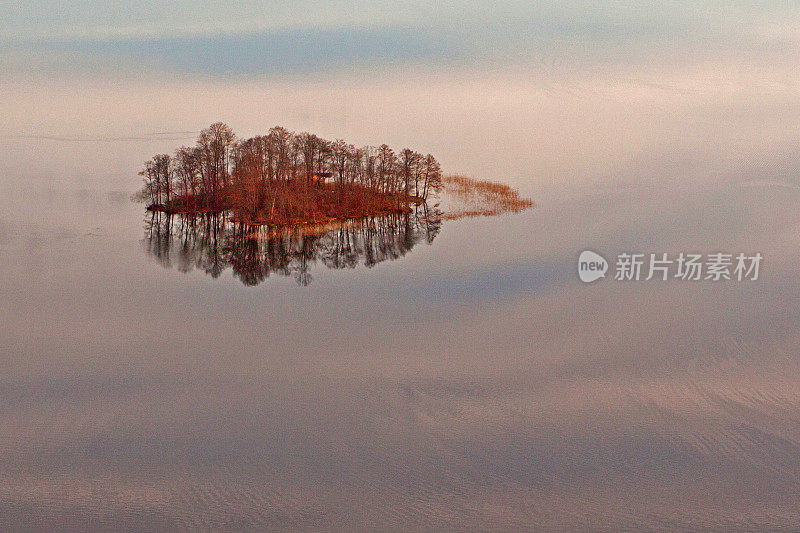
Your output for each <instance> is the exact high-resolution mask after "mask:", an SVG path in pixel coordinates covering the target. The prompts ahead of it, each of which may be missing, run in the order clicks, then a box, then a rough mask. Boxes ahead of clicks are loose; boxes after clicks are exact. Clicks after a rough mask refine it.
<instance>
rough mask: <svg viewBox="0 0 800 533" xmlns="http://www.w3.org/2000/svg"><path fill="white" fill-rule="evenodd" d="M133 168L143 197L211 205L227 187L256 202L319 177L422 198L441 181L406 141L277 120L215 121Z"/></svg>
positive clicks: (428, 158)
mask: <svg viewBox="0 0 800 533" xmlns="http://www.w3.org/2000/svg"><path fill="white" fill-rule="evenodd" d="M140 174H141V175H142V176H143V177H144V181H145V184H144V188H143V190H142V195H143V197H144V199H146V200H148V201H149V202H150V203H151V204H158V205H164V204H166V203H168V202H170V201H171V200H173V199H175V198H176V197H203V198H204V199H205V201H206V202H208V204H207V205H212V204H214V205H215V204H216V202H217V199H218V198H219V196H220V194H221V191H224V190H226V189H228V188H231V187H232V186H234V187H236V188H237V190H239V191H244V192H245V193H246V196H247V198H245V199H244V200H245V201H248V202H252V203H253V204H254V205H255V206H261V207H263V203H264V202H268V201H269V198H270V196H272V198H274V197H275V194H274V193H275V191H276V190H277V189H278V188H282V189H283V190H286V189H287V188H301V187H305V188H308V187H314V186H323V184H324V183H325V182H333V183H335V184H337V185H339V186H340V190H343V189H344V188H345V187H346V186H350V185H355V186H360V187H363V188H366V189H369V190H370V191H373V192H376V193H385V194H393V195H400V194H402V195H404V196H405V197H407V198H409V197H418V198H419V199H422V200H426V199H427V198H428V197H429V195H430V194H431V193H434V192H436V191H439V190H440V189H441V187H442V171H441V167H440V166H439V163H438V162H437V161H436V159H435V158H434V157H433V156H432V155H430V154H427V155H422V154H421V153H418V152H415V151H413V150H411V149H408V148H406V149H404V150H402V151H400V152H399V153H395V152H394V151H393V150H392V149H391V148H389V146H387V145H385V144H383V145H381V146H378V147H373V146H365V147H363V148H356V147H355V146H353V145H352V144H348V143H347V142H345V141H343V140H341V139H337V140H335V141H328V140H325V139H322V138H320V137H317V136H316V135H314V134H311V133H299V134H297V133H294V132H291V131H289V130H287V129H286V128H283V127H280V126H277V127H274V128H272V129H271V130H270V131H269V133H268V134H267V135H261V136H257V137H252V138H249V139H244V140H237V138H236V136H235V135H234V133H233V131H232V130H231V128H230V127H228V126H227V125H225V124H223V123H215V124H212V125H211V126H210V127H208V128H206V129H204V130H203V131H202V132H201V133H200V135H199V137H198V139H197V143H196V144H195V146H193V147H183V148H180V149H178V150H177V151H176V152H175V154H174V155H172V156H170V155H168V154H159V155H156V156H155V157H153V158H152V159H151V160H149V161H148V162H147V163H146V164H145V167H144V169H143V170H142V171H141V172H140ZM273 201H274V200H273Z"/></svg>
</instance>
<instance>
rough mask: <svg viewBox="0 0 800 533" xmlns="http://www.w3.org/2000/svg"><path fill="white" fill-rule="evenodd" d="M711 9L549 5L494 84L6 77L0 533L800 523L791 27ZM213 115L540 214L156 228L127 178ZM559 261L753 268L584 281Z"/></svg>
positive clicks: (410, 76) (46, 74)
mask: <svg viewBox="0 0 800 533" xmlns="http://www.w3.org/2000/svg"><path fill="white" fill-rule="evenodd" d="M715 5H716V4H713V3H709V4H708V6H710V7H709V8H708V12H706V13H705V14H706V15H708V16H709V17H710V18H711V19H712V20H715V21H717V22H719V24H708V25H707V26H706V27H704V28H701V29H702V30H703V31H700V30H698V29H697V28H695V27H694V26H692V25H691V24H688V22H687V20H689V18H690V17H684V16H683V15H686V13H685V12H683V11H681V12H679V13H678V14H676V15H675V16H674V17H667V18H666V19H664V22H663V25H664V27H660V26H658V27H656V26H648V25H646V24H644V23H642V22H641V21H639V20H638V19H637V18H636V17H633V19H631V18H630V17H628V18H626V19H625V24H622V25H621V26H620V25H616V24H615V23H613V22H614V20H612V23H609V24H607V25H604V26H601V27H598V26H592V27H588V26H581V25H577V26H575V25H573V26H569V25H567V26H564V27H562V26H559V24H558V23H557V21H558V20H560V19H557V18H556V19H547V20H548V21H550V22H549V24H550V26H551V29H552V27H556V28H558V27H562V30H563V31H562V32H561V33H559V32H555V31H554V32H553V33H552V34H548V35H549V37H548V39H550V40H548V41H547V42H546V43H544V44H542V43H538V42H537V43H531V42H527V41H526V42H525V43H523V44H525V46H519V47H512V46H510V45H508V46H507V47H506V51H509V50H513V51H514V54H517V55H513V54H512V55H513V57H514V59H513V60H509V61H506V62H505V63H502V62H501V63H497V62H490V63H489V64H487V63H482V62H481V61H484V60H485V59H486V57H494V56H493V55H492V54H494V53H495V52H497V50H494V49H492V50H489V51H486V50H484V49H483V48H480V47H479V52H480V51H481V50H483V52H480V54H478V52H474V50H473V51H472V52H469V53H467V52H463V54H462V52H458V53H453V54H452V56H453V57H451V59H452V61H453V62H450V63H446V64H444V65H443V64H442V63H441V61H444V60H445V59H447V58H448V57H450V55H448V54H439V53H437V54H438V55H437V54H435V55H436V57H435V58H434V59H431V58H430V57H429V56H427V55H425V54H423V53H422V52H420V51H419V50H418V49H416V48H414V49H412V50H411V51H410V52H409V54H410V56H411V57H410V58H408V57H407V58H406V59H405V60H407V62H406V63H403V64H402V65H400V66H399V67H398V66H397V65H393V64H390V65H388V66H387V65H382V66H379V67H376V66H375V65H374V64H373V63H370V62H369V61H367V60H365V61H361V60H360V59H358V60H356V59H353V58H352V57H351V56H349V55H348V54H347V53H344V52H342V54H340V56H339V58H340V60H341V61H344V62H345V63H347V65H346V66H345V67H341V65H334V66H333V67H332V68H331V69H330V70H326V69H325V68H323V67H320V66H319V65H316V66H313V68H312V69H311V70H312V71H311V73H308V72H303V71H290V72H275V71H274V69H272V70H271V69H270V68H268V69H266V70H258V69H256V70H255V71H254V72H249V71H248V72H246V73H245V74H246V75H240V74H241V73H233V74H230V73H228V74H230V75H225V76H222V77H214V76H211V77H204V76H195V75H194V74H192V72H191V69H189V72H188V74H187V73H186V72H183V71H182V72H179V73H178V74H176V73H175V72H171V73H170V74H169V75H164V76H156V75H155V74H153V73H152V72H150V71H149V70H146V72H145V73H144V74H143V75H142V76H134V75H131V74H130V73H129V72H128V71H127V70H126V68H128V67H127V66H129V63H126V62H125V61H122V60H119V57H118V56H115V55H113V54H112V53H111V52H113V50H112V51H111V52H109V51H108V50H106V51H105V52H103V53H100V52H98V51H97V50H96V49H92V50H87V49H86V46H84V48H82V49H80V50H77V51H76V50H75V49H74V48H70V49H69V50H66V51H64V47H63V46H60V45H57V46H56V49H57V50H61V51H62V52H64V53H67V54H84V55H82V56H81V57H89V58H91V59H92V60H93V61H95V60H98V58H101V59H102V61H100V63H101V66H100V67H98V66H97V65H96V64H95V63H92V65H90V67H91V68H90V67H86V68H84V67H81V68H76V69H74V70H73V71H69V69H67V70H68V72H66V73H64V72H60V71H59V70H58V69H53V68H49V67H47V65H46V64H45V65H42V64H39V67H37V69H39V70H32V71H31V72H23V71H16V73H15V74H14V75H13V76H10V77H8V78H4V79H3V80H0V101H2V102H5V103H6V104H5V105H6V106H7V107H5V108H4V112H3V118H2V119H0V135H2V136H1V137H0V148H2V151H1V152H0V153H1V154H2V155H0V191H1V192H2V194H0V271H1V272H2V276H0V354H1V357H0V369H1V370H2V372H1V373H0V427H2V428H3V431H1V432H0V527H1V528H2V529H25V530H29V529H73V530H85V529H147V530H152V529H175V528H186V527H189V528H196V529H219V528H228V529H234V530H241V529H246V530H247V529H295V530H309V529H311V530H314V529H319V530H330V529H367V530H375V529H377V530H385V529H415V530H423V529H432V530H441V529H446V530H474V529H500V530H515V529H527V530H529V529H557V530H575V529H622V528H632V529H678V530H685V529H719V530H754V529H755V530H763V529H796V527H797V525H798V523H800V516H798V509H800V488H798V484H797V479H798V475H800V466H799V465H800V415H798V413H800V386H799V385H798V383H800V364H798V357H797V347H798V345H799V344H798V343H799V342H800V327H798V324H800V306H799V305H798V303H800V298H799V297H798V289H797V288H798V286H799V285H798V283H800V274H798V269H797V265H798V264H800V251H798V250H799V248H798V244H799V243H800V238H799V237H798V235H800V233H798V232H799V231H800V207H798V206H800V204H799V203H798V199H800V179H798V169H799V168H800V167H798V164H797V147H798V146H800V130H798V128H797V127H796V125H797V124H798V123H800V122H798V120H800V98H798V93H797V87H798V85H799V82H800V79H798V75H797V72H796V70H797V69H796V68H795V64H794V60H793V59H794V57H796V55H795V54H794V52H795V51H796V44H795V43H796V42H797V40H796V38H795V37H796V33H795V32H794V29H793V27H791V26H790V25H786V24H783V23H781V22H780V21H781V20H785V19H782V18H780V17H772V16H771V14H772V12H771V11H769V10H766V12H765V13H762V15H761V16H760V18H757V19H751V18H747V17H742V18H741V20H740V21H739V22H741V24H739V25H736V24H733V25H729V23H730V22H731V19H730V18H727V17H720V18H714V17H716V15H715V14H714V13H715V7H714V6H715ZM634 11H635V10H634ZM634 11H631V13H633V12H634ZM679 15H680V16H679ZM564 16H565V17H567V19H570V17H571V16H572V15H569V14H567V15H564ZM631 16H633V15H631ZM733 17H734V18H735V15H733ZM545 18H546V17H545ZM554 20H555V21H556V22H553V21H554ZM581 20H583V19H581ZM750 20H757V22H754V23H752V24H750V23H745V22H744V21H750ZM733 22H736V21H735V20H734V21H733ZM734 26H735V27H736V29H735V30H733V29H731V28H733V27H734ZM630 27H634V28H639V29H640V30H642V31H641V32H640V33H636V32H634V33H631V32H626V28H630ZM564 28H567V29H564ZM576 28H577V29H576ZM581 28H582V29H581ZM647 28H649V29H650V31H649V32H645V31H644V29H647ZM680 28H684V31H683V33H678V35H681V36H683V37H684V38H685V40H683V41H680V40H675V39H674V38H672V37H671V36H674V35H676V31H678V29H680ZM693 28H694V29H693ZM711 29H714V31H713V32H712V31H711ZM706 30H708V31H709V32H711V33H709V34H706V33H703V32H704V31H706ZM426 31H428V30H426ZM620 34H622V35H625V36H626V37H625V39H630V40H633V41H635V42H634V43H633V45H631V46H627V45H626V46H622V45H620V43H619V42H618V41H619V39H620ZM559 35H567V36H569V35H577V36H578V37H576V38H575V39H574V40H569V39H566V40H564V39H561V38H559ZM703 35H705V36H706V37H707V39H705V38H702V36H703ZM698 36H701V37H698ZM93 38H94V37H93ZM259 42H260V41H259ZM437 42H438V41H437ZM598 43H602V46H600V45H599V44H598ZM626 43H628V41H625V42H623V44H626ZM40 44H41V43H40ZM628 44H630V43H628ZM15 46H17V49H14V50H12V51H8V50H6V51H5V52H6V54H5V56H4V57H5V61H6V62H8V61H12V59H13V57H14V56H15V55H18V54H23V55H24V54H25V53H28V52H25V50H27V49H26V48H25V47H22V48H23V51H22V52H20V51H19V47H20V46H22V45H20V44H17V45H15ZM25 46H34V45H31V44H30V43H29V44H28V45H25ZM36 46H39V45H36ZM42 46H43V45H42ZM49 46H51V47H52V46H54V45H52V43H51V44H50V45H49ZM93 46H95V48H96V47H97V46H98V45H93ZM126 46H128V47H133V49H134V50H136V47H135V43H134V44H131V43H128V44H127V45H126ZM204 46H205V45H204ZM438 46H444V47H445V48H446V50H451V49H450V48H447V46H446V43H445V44H442V43H441V42H440V43H439V45H438ZM6 48H8V47H6ZM112 48H113V47H112ZM130 49H131V48H127V49H126V50H130ZM532 49H533V50H536V53H535V54H533V53H531V54H529V53H528V52H529V51H530V50H532ZM37 50H38V48H37ZM434 51H435V50H434ZM451 51H452V50H451ZM106 52H108V53H106ZM418 52H419V53H418ZM423 52H424V50H423ZM37 53H38V52H37ZM109 54H111V55H109ZM126 54H128V53H127V52H126ZM459 54H461V55H459ZM476 54H477V55H476ZM481 54H483V55H481ZM509 54H510V52H509ZM123 55H124V54H123ZM477 56H480V57H481V58H483V59H480V58H477V59H476V57H477ZM36 57H39V58H40V59H42V61H43V62H44V63H47V61H44V59H45V58H49V59H48V61H51V62H55V64H56V65H57V66H59V67H61V66H63V65H64V64H65V63H64V62H63V61H61V60H60V59H59V57H60V56H56V58H55V59H53V58H52V57H49V56H47V55H46V54H44V55H37V56H36ZM69 57H72V56H69ZM109 57H110V58H111V59H109ZM125 57H128V60H130V57H138V56H136V54H133V55H132V56H131V54H128V55H125ZM192 57H194V56H192ZM314 57H316V56H314ZM642 57H644V58H645V59H641V58H642ZM9 58H11V59H9ZM342 58H344V59H342ZM173 59H175V58H173ZM178 59H180V58H177V59H176V61H177V60H178ZM472 59H475V62H474V64H475V65H477V66H475V67H472V66H470V67H467V66H465V65H467V64H469V65H472V62H471V61H472ZM479 59H480V60H479ZM60 61H61V62H60ZM98 61H99V60H98ZM108 61H110V63H109V64H113V65H115V67H113V68H112V67H109V66H108V64H106V63H104V62H108ZM126 61H127V60H126ZM378 61H380V59H378ZM492 61H494V60H492ZM12 62H13V61H12ZM67 63H69V62H67ZM69 64H72V63H69ZM103 65H104V66H103ZM126 65H127V66H126ZM134 65H135V62H134ZM51 66H52V65H51ZM328 66H329V67H330V65H328ZM334 67H335V68H334ZM171 68H174V63H173V67H171ZM242 68H246V66H245V67H242ZM48 69H49V70H48ZM365 72H368V73H370V75H367V76H365V75H364V73H365ZM212 74H214V73H212ZM43 80H44V81H43ZM9 102H10V104H9ZM220 119H222V120H225V121H227V122H229V123H230V124H231V126H232V127H233V128H234V129H235V130H236V131H240V132H242V134H243V135H251V134H256V133H259V132H263V131H266V130H267V129H268V128H269V127H271V126H273V125H275V124H282V125H285V126H287V127H289V128H291V129H294V130H298V131H299V130H303V129H308V130H310V131H312V132H315V133H318V134H320V135H322V136H324V137H330V138H336V137H342V138H346V139H352V140H353V141H354V142H356V143H358V144H366V143H372V144H375V143H380V142H384V141H385V142H387V143H389V144H390V145H392V146H398V147H402V146H405V145H408V146H410V147H412V148H417V149H421V150H425V151H430V152H431V153H433V154H435V155H436V156H437V157H438V158H439V159H440V160H441V161H442V164H443V167H444V169H445V170H446V171H449V172H463V173H465V174H468V175H472V176H474V177H477V178H482V179H497V180H500V181H504V182H507V183H510V184H511V185H513V186H515V187H518V188H519V189H520V190H521V192H522V193H523V194H524V195H525V196H530V197H532V198H533V199H534V201H535V202H536V207H535V208H533V209H530V210H527V211H524V212H523V213H520V214H516V215H511V214H507V215H502V216H498V217H491V218H486V217H484V218H474V219H461V220H455V221H445V222H444V223H443V224H442V225H441V227H440V228H436V230H435V232H434V233H435V234H434V237H435V238H429V234H428V233H427V228H422V227H419V226H418V225H410V226H406V225H405V221H403V222H402V223H400V224H398V223H396V222H392V223H391V224H377V225H376V226H374V227H371V228H366V231H362V230H358V231H356V232H355V233H354V234H350V233H348V234H347V235H342V234H341V233H338V234H334V235H333V236H331V235H327V234H326V235H323V236H317V237H316V238H314V239H310V240H307V239H305V238H298V236H297V235H286V236H283V237H282V240H281V246H283V248H282V250H283V252H276V253H272V255H270V253H269V250H270V248H269V246H270V244H269V243H271V242H272V243H274V242H275V241H271V240H270V239H251V240H246V239H240V238H237V236H236V235H235V233H231V232H233V231H234V230H233V229H231V228H230V227H225V226H224V225H223V227H222V228H220V233H219V235H220V236H221V240H219V241H214V242H213V244H214V246H212V247H211V248H209V246H207V244H208V232H207V231H206V227H204V226H202V225H196V226H191V225H189V226H185V225H184V226H181V223H180V222H179V221H177V220H172V222H171V224H172V225H173V226H172V227H170V228H168V230H169V231H167V232H164V231H161V230H160V229H159V228H160V226H158V225H157V226H156V232H155V233H154V232H153V231H154V228H153V225H152V221H150V220H149V219H148V216H149V215H148V214H146V213H145V211H144V209H143V206H142V205H141V204H135V203H132V202H131V201H130V200H129V196H130V194H131V193H132V192H134V191H135V189H136V188H137V187H138V186H139V183H138V177H137V176H136V172H137V171H138V170H139V168H140V166H141V164H142V163H143V161H144V160H146V159H147V158H149V157H150V156H151V155H153V154H154V153H157V152H160V151H171V150H172V149H174V148H175V147H177V146H179V145H182V144H186V143H187V142H191V139H192V138H193V136H194V135H195V134H196V132H197V131H199V130H200V129H201V128H202V127H205V126H207V125H208V124H209V123H211V122H212V121H215V120H220ZM359 231H360V232H359ZM376 235H380V236H381V237H380V239H383V240H380V239H379V241H380V242H378V244H380V246H378V247H377V248H375V247H372V248H370V247H369V246H366V245H365V244H364V243H365V242H366V241H365V239H367V238H368V237H369V236H371V238H374V237H375V236H376ZM372 242H373V243H375V241H374V240H373V241H372ZM309 243H311V244H309ZM348 243H349V244H354V245H357V247H358V250H361V251H364V250H382V251H383V253H384V256H385V257H388V258H391V259H392V260H388V259H387V260H380V261H379V260H374V259H370V260H367V259H366V257H365V256H364V255H362V254H361V253H360V252H359V253H355V254H354V253H353V252H352V250H343V248H342V246H343V244H348ZM409 243H412V244H413V246H410V245H409ZM216 246H220V247H222V248H224V249H225V250H227V251H225V252H224V253H222V254H221V255H220V256H219V257H221V262H217V263H214V264H212V263H213V261H212V262H209V260H208V259H209V257H211V258H214V257H215V256H214V255H213V254H212V255H209V250H211V251H212V252H213V250H214V249H216V248H215V247H216ZM225 246H228V247H227V248H225ZM304 246H305V247H306V248H305V251H304V248H303V247H304ZM585 249H591V250H595V251H597V252H600V253H601V254H603V255H604V256H606V257H607V258H614V257H616V255H617V254H618V253H621V252H625V251H627V252H642V253H663V252H668V253H670V254H677V253H679V252H694V253H704V254H709V253H713V252H718V251H727V252H731V253H738V252H746V253H748V254H752V253H755V252H760V253H761V254H762V255H763V256H764V262H763V264H762V271H761V276H760V278H759V280H757V281H752V282H742V283H737V282H705V281H703V282H697V283H689V282H681V281H677V280H671V281H666V282H661V281H655V280H653V281H649V282H646V281H640V282H631V283H621V282H614V281H612V280H610V279H606V280H601V281H598V282H597V283H594V284H591V285H585V284H582V283H581V282H580V281H579V279H578V277H577V274H576V261H577V258H578V255H579V254H580V252H581V251H583V250H585ZM272 250H273V252H275V248H274V247H273V248H272ZM309 250H310V251H309ZM343 251H344V252H345V253H344V254H343V253H342V252H343ZM305 252H309V253H308V254H307V253H305ZM309 254H310V255H311V256H313V259H314V261H307V262H306V264H304V266H302V267H300V268H298V267H297V265H298V261H299V262H300V263H302V261H303V260H304V259H308V258H309V257H310V255H309ZM354 255H355V257H354ZM254 258H257V259H258V260H257V261H254V260H253V259H254ZM264 258H267V259H269V260H270V261H271V262H268V263H264ZM165 265H166V266H168V267H169V268H164V266H165ZM330 266H334V267H336V268H329V267H330ZM340 266H345V268H339V267H340ZM273 267H276V268H273ZM209 273H211V274H212V275H208V274H209ZM282 273H283V274H285V273H289V275H288V276H287V275H281V274H282ZM268 274H269V275H268ZM301 274H302V275H301ZM303 280H310V281H311V282H310V283H303ZM298 281H300V283H298Z"/></svg>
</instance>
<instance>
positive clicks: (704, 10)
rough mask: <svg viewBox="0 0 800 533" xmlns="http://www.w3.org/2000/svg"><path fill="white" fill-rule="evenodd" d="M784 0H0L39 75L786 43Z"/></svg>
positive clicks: (792, 36)
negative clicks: (298, 0) (760, 0)
mask: <svg viewBox="0 0 800 533" xmlns="http://www.w3.org/2000/svg"><path fill="white" fill-rule="evenodd" d="M797 14H798V9H797V8H793V7H791V6H790V5H788V3H785V2H772V1H762V2H722V1H716V0H706V1H703V2H692V1H668V2H661V3H657V4H656V3H653V4H651V3H642V2H635V1H610V0H605V1H600V2H588V1H577V2H525V1H518V0H504V1H501V2H491V3H488V2H452V1H450V2H423V1H419V0H410V1H409V0H406V1H400V2H390V1H387V0H375V1H362V0H338V1H300V2H274V1H266V2H255V1H252V0H244V1H239V2H235V3H231V2H221V1H212V0H204V1H176V2H159V1H153V0H144V1H139V2H130V1H127V2H123V1H117V0H113V1H80V2H56V1H43V0H33V1H29V2H14V3H12V2H4V3H2V4H0V66H2V67H3V68H4V70H5V71H6V72H10V73H12V74H23V75H36V74H41V75H44V76H53V75H57V74H58V75H63V74H70V73H77V74H80V75H86V74H97V75H109V74H110V75H118V74H120V73H126V72H127V73H131V72H133V73H136V74H137V75H148V74H150V75H154V76H158V75H160V74H163V73H165V72H169V73H171V74H175V75H188V76H198V75H199V76H212V77H242V76H244V77H248V76H264V75H279V74H286V73H289V74H295V73H300V74H303V73H309V72H320V71H330V70H341V69H349V68H350V69H357V68H361V67H367V68H375V67H388V68H393V67H403V66H405V65H408V64H434V65H441V64H454V65H461V66H464V65H466V66H469V67H476V66H477V67H479V68H486V67H487V66H488V67H491V66H495V65H498V64H501V65H506V64H520V63H526V62H542V61H545V62H547V61H550V60H552V57H553V56H557V57H563V56H565V55H566V56H570V57H576V58H578V59H579V60H583V61H590V62H602V61H605V60H607V59H609V58H612V59H613V60H615V61H620V60H637V58H638V59H641V58H649V57H652V55H653V54H654V53H657V54H666V55H674V54H690V53H696V54H699V53H702V54H708V53H715V52H719V51H730V50H737V51H740V52H744V53H748V52H749V53H757V54H761V53H763V52H764V49H765V47H766V48H771V49H774V48H777V49H779V50H784V51H785V49H786V48H789V49H790V50H789V51H794V50H795V49H796V43H797V41H798V39H797V35H798V28H800V24H798V23H797V20H798V18H797V17H796V15H797Z"/></svg>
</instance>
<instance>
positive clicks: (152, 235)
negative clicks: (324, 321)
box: [144, 209, 441, 285]
mask: <svg viewBox="0 0 800 533" xmlns="http://www.w3.org/2000/svg"><path fill="white" fill-rule="evenodd" d="M440 228H441V221H440V219H439V216H438V212H437V213H431V212H430V210H429V209H420V210H419V211H417V212H415V213H411V214H408V215H393V216H385V217H375V218H367V219H363V220H357V221H349V222H347V223H345V224H342V225H339V226H338V227H337V226H333V227H329V228H324V229H320V228H314V229H301V228H272V227H265V226H247V225H242V224H236V223H233V222H231V221H230V220H229V219H228V218H227V217H224V216H222V215H208V216H200V215H195V216H186V215H167V214H164V213H158V212H154V213H149V214H148V217H147V219H146V221H145V239H144V244H145V247H146V250H147V253H149V254H151V255H153V256H154V257H155V258H156V259H157V261H158V262H159V263H161V264H162V265H163V266H164V267H167V268H172V267H175V268H177V269H178V270H180V271H181V272H189V271H191V270H193V269H200V270H203V271H204V272H205V273H207V274H210V275H211V276H212V277H214V278H216V277H218V276H219V275H220V274H221V273H222V272H223V271H224V270H225V269H226V268H228V267H231V268H232V269H233V273H234V274H235V275H236V277H238V278H239V279H240V280H241V281H242V283H244V284H245V285H257V284H259V283H261V282H262V281H264V279H266V278H267V277H269V275H270V274H272V273H275V274H278V275H282V276H293V277H294V278H295V279H296V280H297V282H298V283H299V284H301V285H308V284H309V283H311V280H312V278H311V274H310V269H311V267H312V266H313V265H314V264H316V263H317V262H321V263H322V264H323V265H325V266H326V267H327V268H331V269H343V268H355V266H356V265H358V264H359V263H363V264H364V265H365V266H367V267H368V268H369V267H372V266H374V265H376V264H378V263H380V262H382V261H386V260H390V261H391V260H395V259H398V258H400V257H402V256H403V255H405V254H406V253H408V252H409V251H410V250H411V249H412V248H413V247H414V246H415V245H416V244H417V243H419V242H420V241H425V242H427V243H428V244H430V243H431V242H433V239H434V238H435V237H436V235H437V234H438V233H439V230H440Z"/></svg>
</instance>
